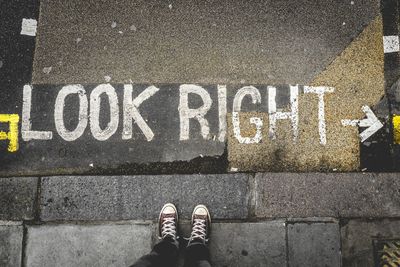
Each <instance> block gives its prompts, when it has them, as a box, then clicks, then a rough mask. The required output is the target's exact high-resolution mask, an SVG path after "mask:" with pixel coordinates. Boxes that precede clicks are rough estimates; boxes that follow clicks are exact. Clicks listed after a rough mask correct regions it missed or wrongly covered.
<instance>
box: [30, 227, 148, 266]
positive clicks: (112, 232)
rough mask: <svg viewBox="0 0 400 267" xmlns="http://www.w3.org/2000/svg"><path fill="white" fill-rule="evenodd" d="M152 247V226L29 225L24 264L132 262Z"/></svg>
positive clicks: (93, 264) (125, 263)
mask: <svg viewBox="0 0 400 267" xmlns="http://www.w3.org/2000/svg"><path fill="white" fill-rule="evenodd" d="M150 248H151V226H150V225H137V224H118V225H115V224H112V225H111V224H104V225H74V224H70V225H46V226H44V225H43V226H28V232H27V244H26V251H25V266H32V267H33V266H40V267H45V266H49V267H50V266H66V267H67V266H129V265H131V264H133V263H134V262H135V261H136V260H137V259H138V258H139V257H141V256H142V255H143V254H145V253H148V252H149V250H150Z"/></svg>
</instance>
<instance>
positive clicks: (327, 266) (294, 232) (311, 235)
mask: <svg viewBox="0 0 400 267" xmlns="http://www.w3.org/2000/svg"><path fill="white" fill-rule="evenodd" d="M287 238H288V253H289V257H288V260H289V266H291V267H296V266H324V267H340V266H341V254H340V253H341V252H340V232H339V224H337V223H294V224H288V237H287Z"/></svg>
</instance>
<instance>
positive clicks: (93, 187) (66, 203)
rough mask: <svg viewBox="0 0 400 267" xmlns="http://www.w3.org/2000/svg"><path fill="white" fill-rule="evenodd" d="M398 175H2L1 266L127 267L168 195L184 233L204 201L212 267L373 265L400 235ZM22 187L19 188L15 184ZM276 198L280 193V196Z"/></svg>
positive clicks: (148, 241)
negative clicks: (209, 222)
mask: <svg viewBox="0 0 400 267" xmlns="http://www.w3.org/2000/svg"><path fill="white" fill-rule="evenodd" d="M399 178H400V174H394V173H392V174H391V173H386V174H384V173H381V174H373V173H370V174H363V173H358V174H322V173H314V174H289V173H282V174H277V173H275V174H271V173H263V174H261V173H259V174H228V175H175V176H163V175H155V176H68V177H63V176H59V177H16V178H2V179H0V185H1V186H0V220H1V221H0V240H1V242H0V244H1V245H0V263H1V264H0V265H1V266H128V265H129V264H131V263H132V262H134V261H135V259H137V258H138V257H140V255H142V254H144V253H146V252H148V251H149V250H150V249H151V247H152V245H153V244H155V242H156V241H157V239H156V236H155V235H156V221H155V220H156V218H157V216H158V212H159V209H160V207H161V206H162V204H163V203H165V202H169V201H171V202H173V203H175V204H176V205H177V207H178V210H179V213H180V215H181V217H180V218H181V225H180V230H181V233H182V234H181V236H185V235H188V233H189V231H190V227H189V226H190V225H189V221H188V220H189V217H190V213H191V210H192V208H193V207H194V206H195V205H196V204H198V203H204V204H206V205H208V206H209V207H210V210H211V213H212V217H213V221H214V223H213V231H212V235H211V242H210V249H211V254H212V261H213V263H214V266H249V267H250V266H379V265H375V261H376V253H377V250H378V248H377V245H375V244H378V243H379V242H383V241H386V240H393V239H400V194H399V192H400V185H399V183H398V181H399ZM16 189H20V190H16ZM278 200H279V201H278Z"/></svg>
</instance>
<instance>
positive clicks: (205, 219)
mask: <svg viewBox="0 0 400 267" xmlns="http://www.w3.org/2000/svg"><path fill="white" fill-rule="evenodd" d="M193 218H194V219H197V220H204V221H207V215H198V214H195V215H194V216H193Z"/></svg>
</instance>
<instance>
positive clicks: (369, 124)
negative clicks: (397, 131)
mask: <svg viewBox="0 0 400 267" xmlns="http://www.w3.org/2000/svg"><path fill="white" fill-rule="evenodd" d="M361 109H362V111H363V112H364V113H365V115H366V116H367V118H365V119H363V120H349V119H345V120H342V125H343V126H359V127H362V128H367V129H365V130H364V131H363V132H361V133H360V139H361V142H364V141H365V140H367V139H368V138H370V137H371V136H372V135H373V134H374V133H376V132H377V131H378V130H379V129H381V128H382V127H383V124H382V123H381V122H380V121H379V120H378V118H377V117H376V116H375V114H374V112H372V110H371V109H370V107H368V106H363V107H362V108H361Z"/></svg>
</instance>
